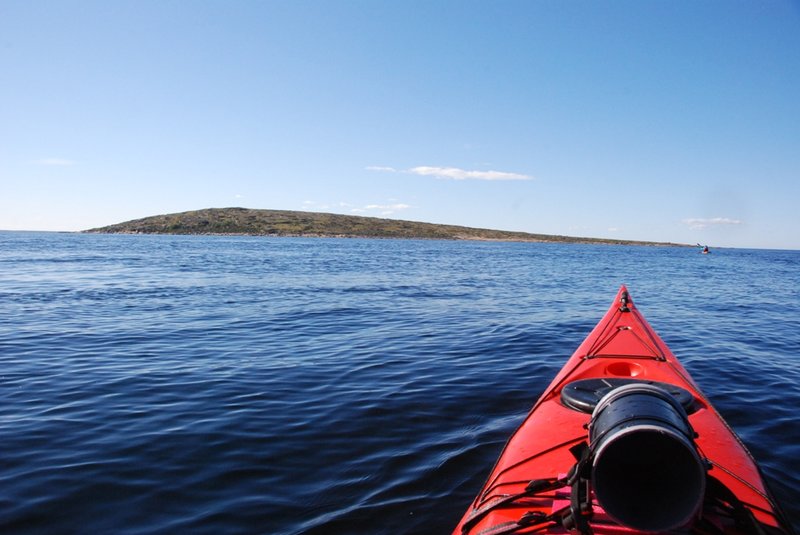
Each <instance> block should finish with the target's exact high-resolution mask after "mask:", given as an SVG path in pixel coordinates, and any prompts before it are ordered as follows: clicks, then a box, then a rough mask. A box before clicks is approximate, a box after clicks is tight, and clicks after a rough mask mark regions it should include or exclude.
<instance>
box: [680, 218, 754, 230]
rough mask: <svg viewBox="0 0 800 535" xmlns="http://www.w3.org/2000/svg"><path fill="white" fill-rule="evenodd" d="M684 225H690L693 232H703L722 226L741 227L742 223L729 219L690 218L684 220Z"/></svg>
mask: <svg viewBox="0 0 800 535" xmlns="http://www.w3.org/2000/svg"><path fill="white" fill-rule="evenodd" d="M683 224H684V225H688V226H689V228H691V229H693V230H703V229H706V228H709V227H717V226H722V225H741V224H742V221H740V220H739V219H731V218H729V217H711V218H701V217H690V218H688V219H684V220H683Z"/></svg>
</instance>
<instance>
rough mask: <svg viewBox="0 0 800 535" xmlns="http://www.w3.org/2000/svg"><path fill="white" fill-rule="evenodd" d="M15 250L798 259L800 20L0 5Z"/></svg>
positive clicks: (323, 5)
mask: <svg viewBox="0 0 800 535" xmlns="http://www.w3.org/2000/svg"><path fill="white" fill-rule="evenodd" d="M0 68H2V73H3V77H2V83H0V102H2V106H0V229H3V230H60V231H72V230H83V229H88V228H93V227H98V226H103V225H108V224H112V223H118V222H121V221H126V220H130V219H136V218H140V217H146V216H150V215H156V214H162V213H172V212H181V211H187V210H195V209H201V208H210V207H230V206H241V207H247V208H267V209H281V210H306V211H315V212H335V213H343V214H352V215H369V216H376V217H388V218H393V219H407V220H413V221H424V222H430V223H445V224H454V225H465V226H470V227H482V228H492V229H500V230H514V231H524V232H533V233H546V234H560V235H571V236H587V237H597V238H612V239H632V240H652V241H670V242H679V243H691V244H694V243H703V244H709V245H710V246H712V247H714V246H725V247H755V248H782V249H800V208H798V203H800V2H796V1H790V0H787V1H770V2H749V1H714V0H709V1H704V2H694V1H688V0H687V1H653V2H641V1H638V0H636V1H634V0H628V1H615V2H595V1H592V2H588V1H586V2H556V1H505V0H501V1H488V0H487V1H481V2H475V1H467V0H464V1H435V0H431V1H417V0H408V1H402V2H400V1H397V2H392V1H373V0H362V1H350V0H341V1H327V0H318V1H307V0H291V1H289V0H286V1H283V0H281V1H276V0H267V1H263V2H255V1H253V2H244V1H235V2H233V1H232V2H224V1H221V0H220V1H200V0H197V1H170V2H164V1H123V0H120V1H115V2H107V1H89V0H82V1H70V0H64V1H36V2H31V1H27V0H26V1H16V0H12V1H9V0H0Z"/></svg>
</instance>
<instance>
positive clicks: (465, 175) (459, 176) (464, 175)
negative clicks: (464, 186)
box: [408, 166, 533, 180]
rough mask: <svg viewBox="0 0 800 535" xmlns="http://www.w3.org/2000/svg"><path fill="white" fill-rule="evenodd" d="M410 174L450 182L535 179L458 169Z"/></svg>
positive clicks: (421, 170) (424, 169) (422, 169)
mask: <svg viewBox="0 0 800 535" xmlns="http://www.w3.org/2000/svg"><path fill="white" fill-rule="evenodd" d="M408 172H409V173H412V174H415V175H421V176H435V177H436V178H446V179H450V180H531V179H532V178H533V177H531V176H528V175H523V174H520V173H507V172H504V171H468V170H466V169H459V168H458V167H432V166H420V167H412V168H411V169H409V170H408Z"/></svg>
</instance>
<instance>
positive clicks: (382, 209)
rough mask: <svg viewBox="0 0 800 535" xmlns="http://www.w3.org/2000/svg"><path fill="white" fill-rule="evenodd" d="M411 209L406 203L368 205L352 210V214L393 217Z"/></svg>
mask: <svg viewBox="0 0 800 535" xmlns="http://www.w3.org/2000/svg"><path fill="white" fill-rule="evenodd" d="M409 208H411V205H409V204H404V203H395V204H368V205H366V206H364V207H363V208H352V209H351V210H350V212H351V213H354V214H377V215H392V214H396V213H397V212H401V211H403V210H408V209H409Z"/></svg>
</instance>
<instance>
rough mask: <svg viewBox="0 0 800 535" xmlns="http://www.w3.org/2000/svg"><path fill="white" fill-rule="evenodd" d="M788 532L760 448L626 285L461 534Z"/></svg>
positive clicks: (498, 467)
mask: <svg viewBox="0 0 800 535" xmlns="http://www.w3.org/2000/svg"><path fill="white" fill-rule="evenodd" d="M567 532H572V533H581V534H591V533H596V534H605V533H613V534H634V533H667V532H669V533H699V534H728V533H730V534H750V533H753V534H790V533H793V531H792V528H791V526H790V525H789V524H788V522H787V521H786V520H785V519H784V517H783V515H782V514H781V512H780V509H779V507H778V505H777V503H776V501H775V500H774V499H773V497H772V495H771V494H770V492H769V489H768V488H767V485H766V483H765V481H764V478H763V476H762V475H761V472H760V470H759V468H758V466H757V465H756V463H755V461H754V460H753V457H752V456H751V455H750V453H749V452H748V451H747V448H745V446H744V444H742V442H741V440H740V439H739V437H737V436H736V434H735V433H734V432H733V430H732V429H731V428H730V427H729V426H728V424H727V423H725V421H724V420H723V419H722V417H721V416H720V415H719V413H717V411H716V410H715V409H714V407H712V406H711V403H710V402H709V401H708V399H707V398H706V397H705V396H704V395H703V393H702V392H701V391H700V389H699V388H698V386H697V385H696V384H695V382H694V380H693V379H692V378H691V377H690V376H689V374H688V373H687V372H686V370H685V369H684V368H683V366H681V364H680V363H679V362H678V360H677V359H676V358H675V356H674V355H673V354H672V352H671V351H670V350H669V348H668V347H667V346H666V344H665V343H664V342H663V341H662V340H661V338H659V336H658V335H657V334H656V333H655V331H653V328H652V327H650V325H649V324H648V323H647V321H646V320H645V319H644V317H643V316H642V315H641V313H640V312H639V311H638V310H637V308H636V307H635V306H634V304H633V301H632V299H631V297H630V295H629V294H628V291H627V289H626V288H625V287H624V286H623V287H622V288H620V290H619V292H618V293H617V297H616V298H615V300H614V302H613V304H612V305H611V308H609V310H608V312H606V314H605V316H603V319H602V320H601V321H600V323H598V324H597V326H596V327H595V328H594V329H593V330H592V332H591V333H590V334H589V336H588V337H587V338H586V340H584V342H583V343H582V344H581V345H580V347H578V349H577V351H575V353H574V354H573V355H572V357H570V359H569V360H568V361H567V363H566V364H565V365H564V367H563V368H562V369H561V371H560V372H559V373H558V374H557V375H556V377H555V379H553V382H552V383H551V384H550V386H548V387H547V389H546V390H545V391H544V394H542V396H541V397H540V398H539V400H538V401H537V402H536V404H535V405H534V406H533V409H531V411H530V413H529V414H528V416H527V418H526V419H525V421H524V422H523V423H522V425H521V426H520V427H519V429H517V430H516V431H515V432H514V434H513V435H512V436H511V438H510V439H509V441H508V443H507V444H506V446H505V448H504V449H503V452H502V454H501V455H500V458H499V459H498V461H497V463H496V464H495V466H494V468H493V469H492V471H491V473H490V475H489V478H488V480H487V481H486V483H485V484H484V486H483V488H482V489H481V491H480V493H479V494H478V496H477V497H476V498H475V500H474V501H473V502H472V504H471V505H470V506H469V508H468V509H467V512H466V513H465V515H464V517H463V518H462V519H461V521H460V522H459V524H458V526H457V527H456V529H455V531H454V532H453V534H454V535H506V534H523V533H567Z"/></svg>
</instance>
